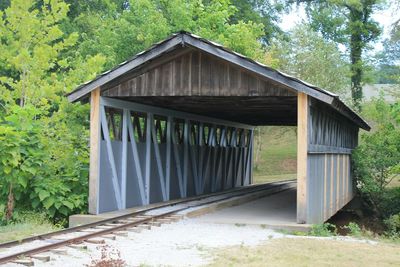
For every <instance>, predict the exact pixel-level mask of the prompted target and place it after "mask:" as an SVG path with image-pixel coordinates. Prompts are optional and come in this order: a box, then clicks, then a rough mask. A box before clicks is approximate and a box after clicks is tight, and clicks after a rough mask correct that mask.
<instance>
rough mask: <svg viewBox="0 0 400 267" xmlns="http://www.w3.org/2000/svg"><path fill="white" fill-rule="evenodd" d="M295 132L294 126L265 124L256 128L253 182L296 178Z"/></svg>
mask: <svg viewBox="0 0 400 267" xmlns="http://www.w3.org/2000/svg"><path fill="white" fill-rule="evenodd" d="M296 133H297V131H296V127H286V126H285V127H283V126H267V127H260V128H259V129H257V130H256V133H255V145H254V150H255V156H254V163H255V164H254V182H255V183H264V182H274V181H281V180H287V179H293V178H296V168H297V165H296V164H297V137H296ZM257 150H258V151H257ZM257 153H258V156H257Z"/></svg>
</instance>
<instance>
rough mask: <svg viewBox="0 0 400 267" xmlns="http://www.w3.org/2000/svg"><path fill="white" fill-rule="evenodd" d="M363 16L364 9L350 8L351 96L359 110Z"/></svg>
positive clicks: (361, 96) (361, 94) (360, 99)
mask: <svg viewBox="0 0 400 267" xmlns="http://www.w3.org/2000/svg"><path fill="white" fill-rule="evenodd" d="M362 18H363V14H362V11H360V10H357V9H354V8H352V9H350V27H349V28H350V31H351V34H350V60H351V98H352V101H353V105H354V107H355V108H356V110H357V111H360V110H361V101H362V98H363V93H362V85H361V82H362V77H363V62H362V57H361V55H362V50H363V39H362V29H361V28H362V26H361V25H360V21H361V20H362Z"/></svg>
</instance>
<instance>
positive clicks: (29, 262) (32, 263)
mask: <svg viewBox="0 0 400 267" xmlns="http://www.w3.org/2000/svg"><path fill="white" fill-rule="evenodd" d="M13 263H17V264H21V265H25V266H34V265H35V263H34V262H33V261H32V260H29V259H26V260H25V259H23V260H15V261H13Z"/></svg>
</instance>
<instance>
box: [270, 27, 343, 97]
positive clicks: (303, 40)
mask: <svg viewBox="0 0 400 267" xmlns="http://www.w3.org/2000/svg"><path fill="white" fill-rule="evenodd" d="M287 37H288V38H287ZM267 56H268V60H267V61H269V62H268V63H269V65H272V66H274V67H276V68H278V69H280V70H282V71H284V72H287V73H289V74H291V75H294V76H296V77H299V78H301V79H303V80H305V81H307V82H309V83H312V84H315V85H316V86H319V87H321V88H324V89H327V90H330V91H332V92H336V93H339V94H342V95H344V94H345V91H346V89H348V88H349V85H350V79H349V76H350V70H349V65H348V63H347V62H346V60H345V59H344V57H343V55H342V54H341V53H340V50H339V49H338V47H337V44H336V43H334V42H332V41H327V40H325V39H324V38H323V37H322V36H321V35H320V34H318V33H317V32H314V31H313V30H312V29H311V28H310V27H309V26H308V25H302V26H296V27H295V28H294V29H293V30H292V31H291V32H289V35H288V36H284V37H281V38H279V39H277V40H276V41H275V42H273V43H272V45H271V46H270V49H269V52H268V54H267Z"/></svg>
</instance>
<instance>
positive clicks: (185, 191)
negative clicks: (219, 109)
mask: <svg viewBox="0 0 400 267" xmlns="http://www.w3.org/2000/svg"><path fill="white" fill-rule="evenodd" d="M100 115H101V129H102V131H101V140H100V148H101V149H100V174H99V179H98V182H99V185H98V186H99V195H98V200H97V201H98V205H97V207H98V210H97V213H102V212H106V211H113V210H120V209H125V208H129V207H133V206H141V205H147V204H150V203H155V202H161V201H168V200H170V199H177V198H185V197H189V196H194V195H201V194H205V193H210V192H218V191H223V190H227V189H230V188H234V187H239V186H244V185H248V184H250V183H251V181H252V169H251V167H252V150H253V126H249V125H245V124H240V123H234V122H230V121H224V120H219V119H215V118H209V117H204V116H199V115H195V114H191V113H185V112H179V111H174V110H169V109H163V108H159V107H154V106H148V105H142V104H138V103H133V102H127V101H122V100H118V99H112V98H106V97H102V98H101V100H100Z"/></svg>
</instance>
